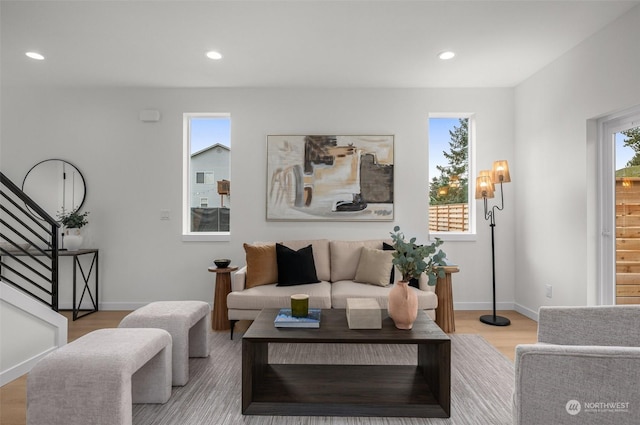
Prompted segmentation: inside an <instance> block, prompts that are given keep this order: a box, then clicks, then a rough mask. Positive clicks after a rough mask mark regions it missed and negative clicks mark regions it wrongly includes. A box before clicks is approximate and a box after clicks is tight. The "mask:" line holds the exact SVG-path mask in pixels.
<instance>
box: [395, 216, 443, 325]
mask: <svg viewBox="0 0 640 425" xmlns="http://www.w3.org/2000/svg"><path fill="white" fill-rule="evenodd" d="M391 239H392V240H393V248H394V249H395V251H394V252H393V254H392V255H393V265H394V266H396V267H397V268H398V271H399V272H400V273H401V274H402V279H401V280H400V281H398V282H397V283H396V284H395V286H394V287H393V288H392V289H391V291H390V292H389V307H388V311H389V316H390V317H391V318H392V319H393V323H395V325H396V328H398V329H411V328H412V327H413V322H415V320H416V317H417V316H418V296H417V295H416V293H415V292H414V291H413V290H411V289H409V281H410V280H411V279H419V278H420V275H421V274H422V273H425V274H426V275H427V277H428V279H429V285H430V286H433V285H435V284H436V282H437V280H438V277H444V274H445V272H444V269H443V268H442V267H441V266H445V265H446V263H445V261H444V259H445V257H446V256H447V255H446V254H445V253H444V252H443V251H442V250H441V249H438V247H439V246H440V245H442V244H443V242H442V240H440V239H439V238H436V240H435V242H433V243H431V244H430V245H418V244H416V238H411V239H410V240H409V241H408V242H407V241H406V240H405V237H404V233H402V232H400V226H395V227H394V228H393V232H392V233H391Z"/></svg>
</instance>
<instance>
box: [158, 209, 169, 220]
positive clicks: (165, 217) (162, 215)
mask: <svg viewBox="0 0 640 425" xmlns="http://www.w3.org/2000/svg"><path fill="white" fill-rule="evenodd" d="M169 219H171V212H170V211H169V210H160V220H169Z"/></svg>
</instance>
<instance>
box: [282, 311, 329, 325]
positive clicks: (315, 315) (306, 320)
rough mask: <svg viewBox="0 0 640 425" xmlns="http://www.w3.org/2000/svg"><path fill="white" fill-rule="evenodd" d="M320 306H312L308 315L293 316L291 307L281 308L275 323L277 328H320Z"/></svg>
mask: <svg viewBox="0 0 640 425" xmlns="http://www.w3.org/2000/svg"><path fill="white" fill-rule="evenodd" d="M321 311H322V310H320V309H319V308H310V309H309V314H308V315H307V316H306V317H293V316H292V315H291V309H290V308H281V309H280V311H279V312H278V315H277V316H276V318H275V320H274V321H273V324H274V326H275V327H276V328H319V327H320V312H321Z"/></svg>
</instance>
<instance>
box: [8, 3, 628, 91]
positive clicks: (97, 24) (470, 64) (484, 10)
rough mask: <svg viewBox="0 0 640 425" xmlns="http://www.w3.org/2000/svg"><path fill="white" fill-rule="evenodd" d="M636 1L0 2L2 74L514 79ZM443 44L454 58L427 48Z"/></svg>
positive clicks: (164, 81)
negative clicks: (216, 56)
mask: <svg viewBox="0 0 640 425" xmlns="http://www.w3.org/2000/svg"><path fill="white" fill-rule="evenodd" d="M639 4H640V0H635V1H616V0H607V1H579V0H570V1H551V0H536V1H525V0H501V1H480V0H473V1H456V0H449V1H433V0H421V1H420V0H417V1H407V0H388V1H383V0H379V1H364V0H356V1H346V0H337V1H329V0H322V1H315V0H298V1H294V0H289V1H271V0H258V1H245V0H235V1H218V0H200V1H170V0H163V1H131V0H130V1H97V0H91V1H86V0H85V1H82V2H79V1H55V0H48V1H4V0H2V1H1V2H0V19H1V21H0V37H1V38H0V53H1V56H0V59H1V63H0V66H1V68H0V76H1V78H2V84H5V85H30V86H37V85H55V86H100V87H103V86H126V87H389V88H400V87H513V86H515V85H517V84H519V83H520V82H522V81H523V80H525V79H527V78H528V77H529V76H531V75H532V74H534V73H535V72H537V71H538V70H540V69H541V68H543V67H545V66H546V65H548V64H549V63H551V62H552V61H554V60H555V59H557V58H558V57H560V56H562V55H563V54H564V53H566V52H567V51H568V50H570V49H571V48H573V47H574V46H576V45H578V44H579V43H580V42H582V41H583V40H585V39H586V38H588V37H590V36H591V35H593V34H594V33H596V32H598V31H599V30H600V29H602V28H603V27H605V26H607V25H609V24H610V23H612V22H613V21H615V20H616V19H617V18H618V17H620V16H622V15H624V14H625V13H626V12H627V11H629V10H630V9H631V8H633V7H637V6H638V5H639ZM449 49H450V50H454V51H455V52H456V53H457V56H456V57H455V58H454V59H452V60H450V61H441V60H440V59H438V58H437V54H438V53H439V52H441V51H443V50H449ZM30 50H32V51H38V52H40V53H42V54H43V55H44V56H45V57H46V60H44V61H34V60H32V59H29V58H27V57H26V56H25V54H24V53H25V52H26V51H30ZM209 50H218V51H219V52H220V53H222V54H223V56H224V57H223V59H222V60H219V61H212V60H210V59H208V58H206V57H205V53H206V52H207V51H209Z"/></svg>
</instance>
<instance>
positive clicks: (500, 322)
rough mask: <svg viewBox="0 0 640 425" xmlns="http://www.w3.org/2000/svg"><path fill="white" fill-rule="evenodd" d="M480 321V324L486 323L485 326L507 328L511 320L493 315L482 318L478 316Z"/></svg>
mask: <svg viewBox="0 0 640 425" xmlns="http://www.w3.org/2000/svg"><path fill="white" fill-rule="evenodd" d="M480 321H481V322H482V323H486V324H487V325H493V326H509V325H510V324H511V320H509V319H507V318H506V317H502V316H494V315H493V314H487V315H484V316H480Z"/></svg>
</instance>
